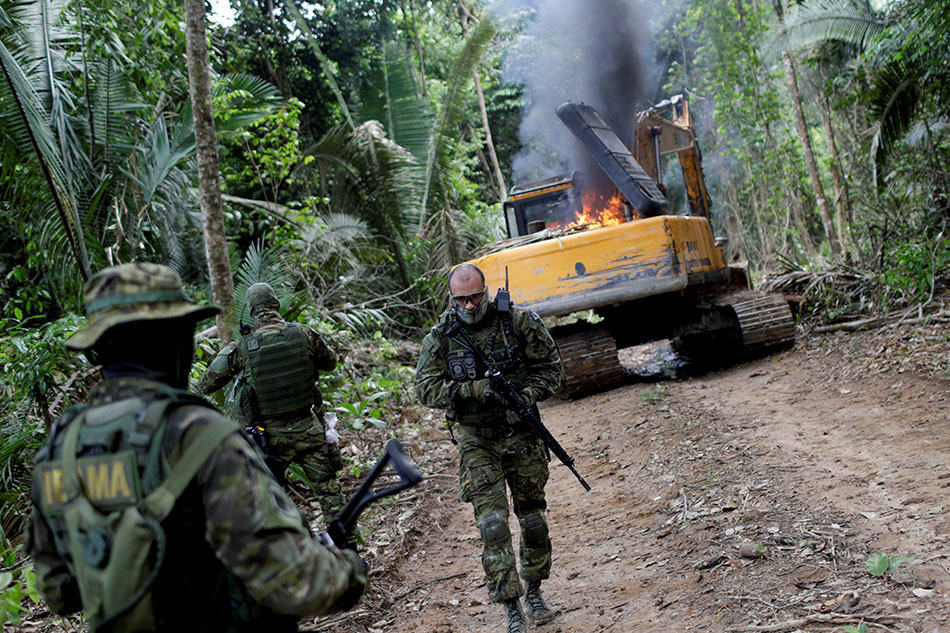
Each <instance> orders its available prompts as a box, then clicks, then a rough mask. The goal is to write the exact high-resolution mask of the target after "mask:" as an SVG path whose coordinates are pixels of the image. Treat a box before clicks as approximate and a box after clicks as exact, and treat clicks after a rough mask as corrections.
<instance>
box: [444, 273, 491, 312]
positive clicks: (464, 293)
mask: <svg viewBox="0 0 950 633" xmlns="http://www.w3.org/2000/svg"><path fill="white" fill-rule="evenodd" d="M449 292H450V293H451V294H452V301H453V302H455V305H457V306H458V307H460V308H462V309H463V310H474V309H475V308H477V307H478V304H480V303H481V302H482V300H483V299H484V298H485V282H483V281H482V278H481V277H479V276H478V275H467V276H465V277H462V276H455V277H453V278H452V282H451V283H450V284H449Z"/></svg>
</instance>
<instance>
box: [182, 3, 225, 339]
mask: <svg viewBox="0 0 950 633" xmlns="http://www.w3.org/2000/svg"><path fill="white" fill-rule="evenodd" d="M206 29H207V24H206V22H205V5H204V0H185V53H186V56H187V61H188V88H189V91H190V92H191V110H192V112H193V117H194V128H195V153H196V155H197V158H198V191H199V199H200V205H201V223H202V226H203V230H204V241H205V257H206V259H207V260H208V277H209V278H210V280H211V298H212V300H213V301H214V303H215V304H216V305H217V306H218V307H220V308H221V314H219V315H218V318H217V324H218V335H219V336H220V337H221V341H222V342H224V343H227V342H228V341H230V340H231V333H232V330H233V324H234V318H233V315H232V314H231V312H232V303H233V301H232V299H233V294H234V282H233V280H232V278H231V263H230V260H229V259H228V241H227V236H226V235H225V233H224V209H223V202H222V200H221V175H220V173H219V171H218V144H217V137H216V135H215V131H214V111H213V110H212V108H211V79H210V70H209V67H208V66H209V64H208V40H207V35H206Z"/></svg>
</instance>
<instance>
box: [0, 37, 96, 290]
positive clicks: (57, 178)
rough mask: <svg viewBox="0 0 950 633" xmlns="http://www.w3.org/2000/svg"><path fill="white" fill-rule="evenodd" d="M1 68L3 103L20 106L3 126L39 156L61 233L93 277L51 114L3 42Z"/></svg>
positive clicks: (0, 44) (78, 262)
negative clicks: (52, 125) (47, 111)
mask: <svg viewBox="0 0 950 633" xmlns="http://www.w3.org/2000/svg"><path fill="white" fill-rule="evenodd" d="M0 69H2V71H3V77H4V80H5V81H4V82H3V83H2V84H0V100H3V99H4V97H8V98H9V99H10V100H11V101H13V102H14V103H15V104H16V108H15V109H14V110H13V111H12V113H11V116H9V117H5V118H4V120H3V121H2V127H3V128H4V131H5V132H6V133H8V134H9V135H10V137H12V138H13V139H15V141H16V142H17V144H18V146H19V147H20V148H21V151H22V152H23V153H24V154H31V153H32V154H33V155H34V156H35V157H36V160H37V161H38V163H39V166H40V170H41V172H42V173H43V178H44V180H45V182H46V186H47V188H48V190H49V194H50V199H51V200H52V201H53V202H54V208H55V213H56V215H57V217H58V218H59V222H60V230H61V231H62V232H64V233H65V236H66V238H67V239H68V241H69V244H70V250H71V251H72V252H73V258H74V260H73V261H75V264H76V267H77V268H78V269H79V272H80V275H81V277H82V279H83V280H85V279H86V278H87V277H88V274H89V261H88V257H87V256H86V252H85V245H84V243H83V236H82V233H83V232H82V227H81V225H80V224H79V221H78V213H77V211H76V208H75V200H74V198H73V196H72V195H71V192H70V187H69V183H70V180H69V178H68V177H67V175H66V169H65V167H64V165H63V164H62V163H61V161H60V157H61V152H60V150H59V147H58V146H57V143H56V139H55V133H54V131H53V129H52V128H51V127H50V126H49V123H48V116H47V113H46V112H45V111H44V109H43V107H42V104H41V100H40V98H39V95H37V93H36V91H34V90H33V86H32V82H31V81H30V79H29V78H28V77H27V75H26V73H24V72H23V69H22V68H21V67H20V65H19V64H18V63H17V60H16V59H14V57H13V55H12V54H11V53H10V51H9V50H8V49H7V47H6V46H5V45H4V44H3V42H0Z"/></svg>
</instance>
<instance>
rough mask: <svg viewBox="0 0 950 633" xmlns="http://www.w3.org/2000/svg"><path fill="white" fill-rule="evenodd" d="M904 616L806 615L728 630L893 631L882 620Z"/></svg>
mask: <svg viewBox="0 0 950 633" xmlns="http://www.w3.org/2000/svg"><path fill="white" fill-rule="evenodd" d="M901 619H905V617H904V616H899V615H868V614H864V615H860V616H858V615H845V614H843V613H823V614H819V615H806V616H805V617H803V618H795V619H793V620H785V621H784V622H775V623H774V624H761V625H749V626H740V627H736V628H732V629H727V630H728V631H729V633H750V632H752V631H785V630H787V629H800V628H802V627H803V626H806V625H808V624H836V625H841V624H861V623H862V622H863V623H864V624H867V625H868V626H869V627H872V626H873V627H876V628H879V629H881V630H883V631H893V630H894V629H892V628H891V627H889V626H887V625H886V624H884V623H883V622H880V620H901Z"/></svg>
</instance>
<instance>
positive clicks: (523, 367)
mask: <svg viewBox="0 0 950 633" xmlns="http://www.w3.org/2000/svg"><path fill="white" fill-rule="evenodd" d="M455 318H456V317H455V312H454V311H453V310H452V309H449V310H446V311H445V312H444V313H443V314H442V316H441V317H440V318H439V323H438V324H436V326H435V327H433V328H432V330H431V331H430V332H429V334H427V335H426V337H425V338H424V339H423V341H422V354H421V355H420V357H419V362H418V364H417V366H416V379H415V387H416V394H417V395H418V397H419V400H420V401H421V402H422V403H423V404H425V405H426V406H430V407H435V408H438V409H445V410H446V417H447V418H448V419H450V420H456V421H458V422H460V423H462V424H465V423H466V418H468V417H471V416H470V415H468V413H471V415H472V416H475V417H482V418H484V412H481V413H478V412H477V409H478V407H477V406H476V405H474V404H473V403H472V402H471V398H470V397H468V396H467V395H465V394H467V393H468V392H470V390H467V389H465V388H464V387H465V386H464V385H463V382H465V381H459V380H453V379H452V378H451V376H450V374H449V369H448V365H447V361H446V357H447V356H448V354H449V353H450V349H451V348H452V347H453V345H454V344H453V343H452V342H451V341H450V340H449V339H448V337H446V336H445V332H446V330H447V329H448V327H449V326H450V325H451V323H452V320H453V319H455ZM511 322H512V329H513V333H514V338H515V342H516V343H517V345H518V348H519V355H518V356H519V357H518V358H517V359H516V362H515V363H514V364H509V365H508V366H506V365H505V363H498V365H499V368H500V369H501V371H502V373H504V374H505V375H506V376H507V377H508V378H510V379H512V380H513V382H515V383H516V384H517V385H518V387H519V391H520V395H521V396H522V397H523V398H524V399H525V400H526V401H527V402H528V404H534V403H536V402H539V401H541V400H544V399H546V398H548V397H549V396H551V394H553V393H554V392H555V391H556V390H557V388H558V386H559V385H560V381H561V357H560V354H559V353H558V349H557V345H555V343H554V339H553V338H551V334H550V333H549V332H548V330H547V328H546V327H544V324H543V323H542V322H541V319H540V318H539V317H538V315H537V314H535V313H534V312H532V311H530V310H524V309H521V308H518V307H512V308H511ZM466 332H468V334H469V336H470V337H471V338H472V340H473V341H474V342H475V343H476V344H477V345H478V346H479V347H481V348H482V351H483V353H486V354H489V355H491V353H492V351H493V350H494V349H497V347H498V344H499V341H501V340H502V338H503V333H502V317H501V315H500V314H499V313H498V312H497V311H496V310H495V309H494V307H490V308H489V311H488V313H487V314H486V315H485V317H484V319H483V321H482V322H481V323H480V324H479V325H478V326H476V327H471V326H466ZM495 361H496V362H497V361H498V358H496V359H495ZM499 413H502V414H503V413H504V411H503V410H502V411H499ZM473 420H474V418H473Z"/></svg>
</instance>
